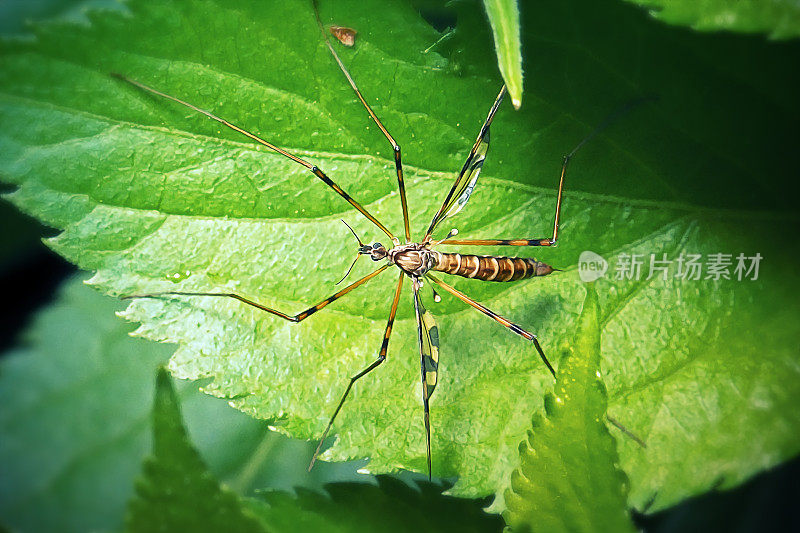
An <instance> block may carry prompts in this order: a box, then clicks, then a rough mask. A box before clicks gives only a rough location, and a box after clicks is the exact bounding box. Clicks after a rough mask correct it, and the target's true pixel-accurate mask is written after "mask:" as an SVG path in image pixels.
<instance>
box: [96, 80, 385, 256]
mask: <svg viewBox="0 0 800 533" xmlns="http://www.w3.org/2000/svg"><path fill="white" fill-rule="evenodd" d="M111 75H112V76H113V77H115V78H118V79H120V80H122V81H124V82H127V83H130V84H131V85H133V86H134V87H138V88H139V89H141V90H143V91H147V92H149V93H152V94H155V95H156V96H160V97H162V98H166V99H167V100H171V101H173V102H175V103H178V104H180V105H182V106H185V107H188V108H189V109H191V110H193V111H196V112H198V113H200V114H202V115H205V116H206V117H208V118H210V119H212V120H216V121H217V122H219V123H220V124H222V125H224V126H227V127H228V128H230V129H232V130H234V131H238V132H239V133H241V134H242V135H245V136H247V137H249V138H250V139H252V140H254V141H256V142H257V143H259V144H262V145H264V146H266V147H267V148H269V149H270V150H273V151H275V152H277V153H279V154H281V155H282V156H284V157H288V158H289V159H291V160H292V161H294V162H295V163H298V164H300V165H303V166H304V167H306V168H307V169H308V170H310V171H311V172H312V173H313V174H314V175H315V176H316V177H318V178H319V179H320V180H322V182H323V183H325V184H326V185H327V186H328V187H330V188H331V189H333V190H334V191H336V194H338V195H339V196H341V197H342V198H344V199H345V200H347V202H348V203H349V204H350V205H352V206H353V207H355V208H356V209H357V210H358V211H359V212H360V213H361V214H362V215H364V216H365V217H366V218H367V220H369V221H370V222H372V223H373V224H375V225H376V226H378V228H380V230H381V231H383V232H384V233H385V234H386V235H388V236H389V238H390V239H392V241H393V242H397V238H396V237H395V236H394V235H392V232H390V231H389V230H388V229H386V227H385V226H384V225H383V224H381V223H380V221H379V220H378V219H376V218H375V217H374V216H372V215H371V214H370V213H369V212H368V211H367V210H366V209H365V208H364V207H363V206H362V205H361V204H360V203H358V202H357V201H355V200H354V199H353V197H352V196H350V195H349V194H347V193H346V192H345V191H344V190H343V189H342V188H341V187H339V186H338V185H337V184H336V183H334V182H333V180H331V179H330V178H329V177H328V176H326V175H325V173H324V172H323V171H322V169H320V168H319V167H318V166H316V165H313V164H311V163H309V162H308V161H305V160H304V159H300V158H299V157H297V156H295V155H293V154H291V153H289V152H287V151H286V150H283V149H282V148H278V147H277V146H275V145H274V144H272V143H270V142H267V141H265V140H264V139H262V138H260V137H258V136H257V135H255V134H253V133H250V132H249V131H247V130H245V129H242V128H240V127H239V126H237V125H235V124H232V123H230V122H228V121H227V120H225V119H222V118H220V117H218V116H216V115H214V114H213V113H210V112H208V111H206V110H205V109H201V108H199V107H197V106H195V105H193V104H190V103H189V102H186V101H184V100H181V99H180V98H176V97H174V96H172V95H169V94H167V93H163V92H161V91H159V90H156V89H153V88H152V87H148V86H147V85H145V84H143V83H140V82H138V81H136V80H132V79H131V78H128V77H126V76H123V75H121V74H117V73H113V72H112V73H111Z"/></svg>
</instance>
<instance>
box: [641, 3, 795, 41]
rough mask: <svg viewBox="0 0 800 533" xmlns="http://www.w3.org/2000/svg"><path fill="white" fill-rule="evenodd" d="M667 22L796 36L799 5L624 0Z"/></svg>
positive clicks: (702, 29) (700, 28) (704, 28)
mask: <svg viewBox="0 0 800 533" xmlns="http://www.w3.org/2000/svg"><path fill="white" fill-rule="evenodd" d="M628 1H629V2H632V3H635V4H639V5H641V6H642V7H646V8H648V9H649V10H650V13H651V14H652V15H653V16H654V17H656V18H658V19H659V20H662V21H664V22H666V23H668V24H679V25H681V26H689V27H690V28H693V29H695V30H700V31H718V30H729V31H738V32H743V33H756V32H757V33H766V34H767V35H769V37H771V38H773V39H792V38H796V37H798V36H800V6H798V4H797V2H793V1H792V0H777V1H772V2H761V1H759V0H738V1H736V2H728V1H726V0H705V1H703V2H697V1H695V0H677V1H676V0H669V1H666V0H628Z"/></svg>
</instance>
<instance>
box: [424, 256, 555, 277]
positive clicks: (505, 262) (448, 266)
mask: <svg viewBox="0 0 800 533" xmlns="http://www.w3.org/2000/svg"><path fill="white" fill-rule="evenodd" d="M430 253H431V254H432V255H433V258H434V266H433V267H432V268H431V270H436V271H438V272H445V273H447V274H453V275H454V276H461V277H464V278H475V279H481V280H483V281H516V280H519V279H526V278H532V277H534V276H546V275H548V274H549V273H551V272H552V271H553V270H555V269H554V268H553V267H551V266H550V265H548V264H546V263H542V262H541V261H537V260H536V259H529V258H527V257H497V256H493V255H466V254H448V253H442V252H434V251H431V252H430Z"/></svg>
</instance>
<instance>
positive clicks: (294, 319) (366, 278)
mask: <svg viewBox="0 0 800 533" xmlns="http://www.w3.org/2000/svg"><path fill="white" fill-rule="evenodd" d="M389 266H391V265H388V264H386V265H383V266H382V267H381V268H379V269H378V270H376V271H375V272H372V273H371V274H367V275H366V276H364V277H363V278H361V279H360V280H358V281H356V282H354V283H352V284H350V285H348V286H347V287H345V288H344V289H342V290H340V291H339V292H337V293H336V294H334V295H333V296H329V297H328V298H325V299H324V300H322V301H321V302H320V303H318V304H317V305H314V306H312V307H309V308H308V309H306V310H305V311H303V312H301V313H297V314H296V315H287V314H286V313H283V312H281V311H277V310H275V309H271V308H269V307H267V306H265V305H261V304H260V303H257V302H254V301H253V300H250V299H248V298H245V297H244V296H240V295H238V294H234V293H231V292H178V291H169V292H155V293H152V294H133V295H131V296H123V297H122V299H123V300H132V299H134V298H161V297H164V296H218V297H223V298H233V299H234V300H239V301H240V302H242V303H245V304H247V305H252V306H253V307H255V308H257V309H261V310H262V311H266V312H267V313H272V314H273V315H275V316H279V317H281V318H282V319H284V320H288V321H289V322H300V321H302V320H305V319H306V318H308V317H309V316H311V315H313V314H314V313H316V312H317V311H319V310H320V309H322V308H323V307H325V306H327V305H328V304H329V303H331V302H333V301H336V300H338V299H339V298H341V297H342V296H344V295H345V294H347V293H348V292H350V291H352V290H353V289H355V288H356V287H358V286H359V285H363V284H364V283H366V282H368V281H369V280H371V279H372V278H374V277H375V276H377V275H378V274H380V273H381V272H383V271H384V270H386V269H387V268H389Z"/></svg>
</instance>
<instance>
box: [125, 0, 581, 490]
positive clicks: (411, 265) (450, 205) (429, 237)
mask: <svg viewBox="0 0 800 533" xmlns="http://www.w3.org/2000/svg"><path fill="white" fill-rule="evenodd" d="M314 12H315V16H316V21H317V25H318V26H319V28H320V30H321V32H322V37H323V39H324V42H325V45H326V46H327V48H328V50H329V51H330V53H331V56H332V57H333V60H334V61H335V62H336V63H337V64H338V66H339V69H340V70H341V72H342V74H343V75H344V77H345V78H346V80H347V82H348V83H349V84H350V87H351V88H352V90H353V91H354V93H355V96H356V97H357V98H358V100H359V101H360V102H361V104H362V105H363V107H364V109H365V110H366V111H367V113H369V116H370V117H371V119H372V121H373V122H374V123H375V124H376V125H377V127H378V129H379V130H380V131H381V133H382V134H383V136H384V137H385V138H386V140H387V141H388V142H389V144H390V146H391V150H392V153H393V155H394V166H395V174H396V177H397V186H398V189H399V193H400V207H401V209H402V213H403V232H404V237H405V242H401V240H400V239H399V238H398V237H397V236H395V234H394V233H392V232H391V231H390V230H389V229H388V228H387V227H386V226H385V225H384V224H383V223H381V222H380V221H379V220H378V219H377V218H375V217H374V216H373V215H372V214H371V213H370V212H369V211H368V210H367V209H366V208H365V207H364V206H363V205H361V204H360V203H359V202H358V201H357V200H356V199H355V198H353V197H352V196H351V195H350V194H348V193H347V192H346V191H345V190H344V189H342V188H341V187H340V186H339V185H337V184H336V182H334V181H333V180H332V179H331V178H330V177H328V175H327V174H326V173H325V172H324V171H323V170H322V169H321V168H319V167H318V166H316V165H314V164H312V163H309V162H308V161H306V160H304V159H302V158H300V157H297V156H295V155H294V154H292V153H290V152H287V151H286V150H284V149H282V148H280V147H278V146H276V145H274V144H272V143H270V142H268V141H266V140H264V139H262V138H260V137H258V136H257V135H255V134H253V133H250V132H249V131H247V130H245V129H243V128H240V127H239V126H237V125H235V124H233V123H231V122H228V121H227V120H225V119H222V118H220V117H218V116H216V115H214V114H212V113H211V112H209V111H206V110H204V109H201V108H199V107H197V106H195V105H193V104H191V103H189V102H187V101H184V100H182V99H180V98H177V97H175V96H172V95H169V94H166V93H164V92H161V91H159V90H157V89H154V88H152V87H149V86H147V85H145V84H143V83H140V82H138V81H136V80H133V79H131V78H128V77H126V76H124V75H122V74H117V73H112V76H114V77H116V78H118V79H120V80H122V81H124V82H126V83H128V84H130V85H133V86H134V87H136V88H138V89H140V90H142V91H145V92H148V93H150V94H153V95H156V96H158V97H161V98H163V99H166V100H170V101H172V102H174V103H176V104H180V105H182V106H185V107H187V108H189V109H191V110H193V111H195V112H197V113H200V114H202V115H205V116H206V117H208V118H210V119H212V120H215V121H217V122H219V123H221V124H223V125H224V126H226V127H228V128H231V129H233V130H235V131H237V132H239V133H241V134H242V135H245V136H247V137H249V138H250V139H251V140H253V141H255V142H257V143H259V144H261V145H263V146H266V147H267V148H269V149H270V150H272V151H274V152H277V153H278V154H280V155H282V156H284V157H286V158H288V159H290V160H292V161H294V162H295V163H297V164H298V165H302V166H304V167H305V168H306V169H308V171H310V172H311V173H312V174H314V176H316V177H317V178H318V179H319V180H320V181H322V182H323V183H324V184H325V185H326V186H327V187H329V188H330V189H332V190H333V191H334V192H335V193H336V194H338V195H339V196H341V197H342V198H343V199H344V200H345V201H346V202H348V203H349V204H350V205H351V206H352V207H353V208H355V209H356V210H357V211H358V212H359V213H360V214H361V215H363V216H364V217H365V218H366V219H367V220H369V221H370V222H371V223H372V224H373V225H374V226H375V227H377V228H378V229H379V230H380V231H382V232H383V233H384V234H385V235H386V237H387V238H388V239H389V240H388V243H389V244H388V246H385V245H384V244H382V243H380V242H374V243H371V244H365V243H364V242H362V241H361V239H360V238H359V237H358V235H356V233H355V232H354V231H353V230H352V228H350V226H348V228H350V231H351V232H353V235H354V236H355V238H356V240H357V241H358V250H357V254H356V258H355V260H354V261H353V265H355V262H356V261H357V260H358V259H359V258H360V257H362V256H367V257H369V258H370V259H372V260H373V261H375V262H382V263H383V264H382V265H381V266H380V267H379V268H377V269H376V270H374V271H373V272H371V273H370V274H367V275H366V276H364V277H362V278H361V279H359V280H357V281H355V282H353V283H350V284H349V285H347V286H346V287H344V288H343V289H341V290H339V291H338V292H336V293H335V294H333V295H332V296H329V297H328V298H325V299H324V300H322V301H321V302H319V303H317V304H316V305H313V306H311V307H309V308H308V309H306V310H304V311H301V312H299V313H297V314H289V313H285V312H283V311H279V310H277V309H272V308H270V307H267V306H265V305H262V304H260V303H258V302H256V301H254V300H252V299H250V298H247V297H245V296H243V295H240V294H236V293H229V292H181V291H168V292H158V293H151V294H137V295H130V296H125V297H124V298H125V299H131V298H159V297H165V296H214V297H221V298H232V299H235V300H238V301H239V302H241V303H243V304H246V305H249V306H253V307H255V308H257V309H260V310H261V311H264V312H267V313H270V314H272V315H275V316H277V317H279V318H282V319H284V320H287V321H289V322H294V323H298V322H302V321H303V320H305V319H307V318H308V317H310V316H311V315H313V314H315V313H316V312H317V311H320V310H322V309H324V308H325V307H327V306H328V305H329V304H331V303H332V302H334V301H336V300H338V299H339V298H342V297H344V296H345V295H347V294H349V293H350V292H352V291H353V290H355V289H357V288H358V287H360V286H362V285H364V284H365V283H367V282H369V281H370V280H372V279H374V278H375V277H377V276H378V275H380V274H381V273H383V272H384V271H386V270H387V269H389V268H390V267H392V266H395V267H397V269H398V270H399V276H398V280H397V285H396V288H395V291H394V296H393V298H392V303H391V307H390V309H389V318H388V321H387V323H386V328H385V330H384V334H383V339H382V341H381V346H380V350H379V351H378V356H377V358H376V359H375V360H374V361H373V362H372V363H370V364H369V365H368V366H367V367H366V368H364V369H363V370H361V371H360V372H358V373H357V374H355V375H354V376H353V377H351V378H350V381H349V383H348V384H347V387H346V388H345V390H344V393H343V394H342V396H341V398H340V400H339V403H338V404H337V406H336V409H335V410H334V412H333V414H332V415H331V417H330V420H329V422H328V425H327V426H326V428H325V431H324V433H323V435H322V438H321V439H320V441H319V445H318V446H317V448H316V450H315V452H314V454H313V456H312V459H311V464H310V465H309V470H310V469H311V468H312V467H313V465H314V462H315V461H316V459H317V456H318V455H319V452H320V450H321V447H322V443H323V442H324V441H325V439H326V437H327V436H328V433H329V432H330V430H331V427H332V426H333V423H334V421H335V420H336V416H337V415H338V414H339V411H340V410H341V408H342V406H343V405H344V403H345V400H346V399H347V397H348V395H349V394H350V391H351V390H352V388H353V385H354V384H355V383H356V382H357V381H358V380H360V379H361V378H363V377H364V376H366V375H367V374H369V373H370V372H372V371H373V370H375V369H376V368H378V367H379V366H380V365H381V364H382V363H383V362H384V361H386V358H387V353H388V347H389V338H390V337H391V334H392V327H393V325H394V321H395V316H396V314H397V306H398V303H399V301H400V295H401V291H402V288H403V282H404V280H405V279H406V278H409V279H410V283H411V289H412V294H413V304H414V312H415V316H416V321H417V336H418V342H419V354H420V381H421V385H422V387H421V389H422V391H421V394H422V406H423V424H424V427H425V439H426V452H427V467H428V477H429V479H430V477H431V422H430V400H431V396H432V395H433V393H434V390H435V389H436V384H437V382H438V372H439V329H438V326H437V325H436V320H435V319H434V317H433V315H432V314H431V313H430V312H429V311H428V310H427V309H426V308H425V306H424V304H423V302H422V297H421V295H420V289H421V288H422V286H423V283H424V282H425V281H428V282H430V283H431V284H432V285H435V286H436V287H438V288H439V289H440V290H443V291H444V292H447V293H449V294H451V295H452V296H454V297H455V298H457V299H459V300H461V301H462V302H464V303H466V304H467V305H469V306H471V307H473V308H475V309H477V310H478V311H480V312H481V313H483V314H484V315H486V316H487V317H489V318H491V319H492V320H494V321H496V322H497V323H499V324H500V325H501V326H503V327H505V328H507V329H509V330H510V331H511V332H513V333H515V334H517V335H519V336H520V337H522V338H523V339H525V340H527V341H529V342H530V343H531V344H532V345H533V347H534V348H535V350H536V353H537V354H538V356H539V358H540V359H541V360H542V362H543V363H544V365H545V366H546V367H547V369H548V370H549V372H550V373H551V374H552V375H553V377H555V374H556V373H555V369H554V368H553V365H551V364H550V361H549V360H548V359H547V356H546V355H545V353H544V350H543V349H542V347H541V345H540V344H539V341H538V339H537V337H536V335H534V334H533V333H531V332H529V331H528V330H526V329H524V328H523V327H522V326H520V325H518V324H516V323H514V322H511V321H510V320H508V319H506V318H504V317H502V316H500V315H499V314H497V313H495V312H494V311H492V310H491V309H489V308H488V307H486V306H484V305H483V304H481V303H479V302H477V301H475V300H473V299H472V298H470V297H469V296H467V295H466V294H464V293H462V292H461V291H459V290H457V289H456V288H454V287H452V286H451V285H449V284H447V283H446V282H444V281H442V280H441V279H439V277H438V273H440V272H441V273H445V274H449V275H454V276H461V277H465V278H471V279H479V280H483V281H491V282H511V281H519V280H523V279H528V278H532V277H539V276H546V275H548V274H550V273H552V272H553V271H555V270H558V269H555V268H553V267H551V266H550V265H547V264H545V263H543V262H541V261H537V260H536V259H531V258H524V257H505V256H494V255H473V254H461V253H447V252H440V251H437V250H436V249H435V248H436V247H437V246H439V245H459V246H555V244H556V242H557V240H558V232H559V223H560V218H561V200H562V192H563V188H564V176H565V174H566V170H567V165H568V163H569V161H570V158H571V157H572V155H574V153H575V152H576V151H577V149H578V148H580V146H581V145H582V144H583V143H581V144H579V145H578V147H576V148H575V150H573V151H572V152H571V153H569V154H568V155H567V156H565V157H564V160H563V163H562V166H561V173H560V178H559V181H558V193H557V196H556V201H555V215H554V222H553V232H552V234H551V235H549V236H547V237H541V238H517V239H453V238H452V237H454V236H455V235H456V234H457V233H458V232H457V231H456V230H451V231H450V232H449V233H448V234H447V235H446V236H445V237H444V238H443V239H440V240H434V239H433V234H434V232H435V231H436V230H437V229H438V228H439V227H440V225H441V224H442V223H443V222H444V221H445V220H447V219H449V218H451V217H453V216H455V215H456V214H457V213H458V212H459V211H461V210H462V209H463V208H464V206H465V205H466V204H467V202H468V201H469V199H470V197H471V195H472V192H473V191H474V189H475V186H476V183H477V181H478V177H479V176H480V173H481V168H482V167H483V163H484V161H485V159H486V155H487V152H488V149H489V141H490V128H491V125H492V121H493V120H494V117H495V114H496V112H497V110H498V108H499V107H500V105H501V103H502V102H503V99H504V98H505V96H506V87H505V85H503V86H502V87H501V89H500V91H499V93H498V95H497V97H496V98H495V100H494V103H493V104H492V105H491V107H490V109H489V113H488V115H487V117H486V120H484V122H483V125H482V126H481V129H480V131H479V133H478V136H477V138H476V140H475V143H474V144H473V146H472V149H471V150H470V151H469V154H468V155H467V158H466V161H465V162H464V165H463V167H462V168H461V171H460V172H459V174H458V176H457V177H456V179H455V181H454V182H453V184H452V186H451V187H450V190H449V191H448V193H447V195H446V196H445V198H444V201H443V202H442V204H441V206H440V207H439V209H438V211H437V212H436V214H435V216H434V217H433V219H432V220H431V222H430V224H429V226H428V228H427V229H426V231H425V234H424V235H423V237H422V239H420V240H418V241H414V240H413V239H412V237H411V228H410V226H409V217H408V204H407V202H406V188H405V182H404V179H403V163H402V158H401V149H400V145H399V144H398V143H397V142H396V141H395V139H394V137H392V135H391V134H390V133H389V131H388V130H387V129H386V127H384V125H383V123H382V122H381V121H380V119H379V118H378V116H377V115H376V114H375V112H374V111H373V110H372V108H371V107H370V105H369V104H368V103H367V101H366V99H365V98H364V96H363V94H362V93H361V91H360V90H359V88H358V86H357V85H356V82H355V81H354V80H353V77H352V76H351V75H350V72H349V71H348V70H347V68H346V67H345V65H344V63H342V60H341V59H340V58H339V54H338V53H337V52H336V49H335V48H334V46H333V45H332V44H331V41H330V40H329V38H328V35H327V33H326V32H325V29H324V26H323V24H322V20H321V19H320V16H319V12H318V11H317V8H316V2H314ZM584 142H585V141H584ZM350 270H352V265H351V267H350ZM350 270H348V272H347V274H345V277H347V275H348V274H349V273H350ZM434 272H436V273H437V275H436V276H434V275H433V273H434ZM343 280H344V278H342V280H341V281H343ZM434 300H435V301H439V300H440V296H439V295H438V293H436V291H435V290H434Z"/></svg>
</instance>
